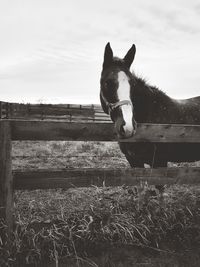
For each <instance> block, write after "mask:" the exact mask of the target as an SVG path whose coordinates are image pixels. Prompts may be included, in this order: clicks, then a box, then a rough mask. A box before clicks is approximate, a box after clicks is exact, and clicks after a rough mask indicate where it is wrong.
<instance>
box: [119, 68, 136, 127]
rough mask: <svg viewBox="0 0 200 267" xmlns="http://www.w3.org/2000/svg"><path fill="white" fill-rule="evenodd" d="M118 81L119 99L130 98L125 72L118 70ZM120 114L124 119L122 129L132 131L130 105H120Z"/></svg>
mask: <svg viewBox="0 0 200 267" xmlns="http://www.w3.org/2000/svg"><path fill="white" fill-rule="evenodd" d="M118 83H119V87H118V90H117V93H118V98H119V101H122V100H129V101H131V100H130V84H129V79H128V77H127V75H126V73H125V72H123V71H120V72H119V73H118ZM121 110H122V116H123V119H124V121H125V125H124V131H125V132H132V131H133V122H132V118H133V111H132V107H131V105H123V106H121Z"/></svg>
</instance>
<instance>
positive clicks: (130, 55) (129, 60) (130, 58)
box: [124, 44, 136, 68]
mask: <svg viewBox="0 0 200 267" xmlns="http://www.w3.org/2000/svg"><path fill="white" fill-rule="evenodd" d="M135 52H136V47H135V45H134V44H133V45H132V47H131V48H130V49H129V50H128V52H127V54H126V55H125V57H124V61H125V64H126V66H127V67H128V68H130V66H131V64H132V63H133V60H134V57H135Z"/></svg>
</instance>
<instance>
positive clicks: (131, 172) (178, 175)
mask: <svg viewBox="0 0 200 267" xmlns="http://www.w3.org/2000/svg"><path fill="white" fill-rule="evenodd" d="M13 175H14V186H15V189H29V190H32V189H49V188H70V187H88V186H91V185H96V186H103V185H105V186H120V185H124V184H125V185H136V184H139V183H140V182H141V181H147V182H148V184H198V183H200V168H159V169H143V168H141V169H139V168H136V169H98V168H97V169H86V168H83V169H67V170H37V171H14V172H13Z"/></svg>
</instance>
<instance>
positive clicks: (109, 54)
mask: <svg viewBox="0 0 200 267" xmlns="http://www.w3.org/2000/svg"><path fill="white" fill-rule="evenodd" d="M112 61H113V51H112V48H111V47H110V43H107V45H106V47H105V51H104V62H103V69H104V68H106V67H108V66H109V65H110V64H111V63H112Z"/></svg>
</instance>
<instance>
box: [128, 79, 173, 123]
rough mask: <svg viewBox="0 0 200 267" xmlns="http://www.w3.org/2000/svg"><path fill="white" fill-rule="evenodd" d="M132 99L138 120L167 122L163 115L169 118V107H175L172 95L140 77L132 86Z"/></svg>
mask: <svg viewBox="0 0 200 267" xmlns="http://www.w3.org/2000/svg"><path fill="white" fill-rule="evenodd" d="M131 100H132V103H133V106H134V112H135V118H136V121H137V122H153V123H165V121H164V120H165V116H163V115H165V114H166V118H167V117H168V116H167V112H168V110H169V108H170V109H171V108H172V107H173V101H172V99H171V98H170V97H168V96H167V95H166V94H165V93H163V92H162V91H160V90H159V89H158V88H156V87H152V86H149V85H148V84H146V82H145V81H144V80H142V79H139V78H137V79H136V81H135V83H134V85H133V86H132V88H131ZM173 108H174V107H173Z"/></svg>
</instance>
